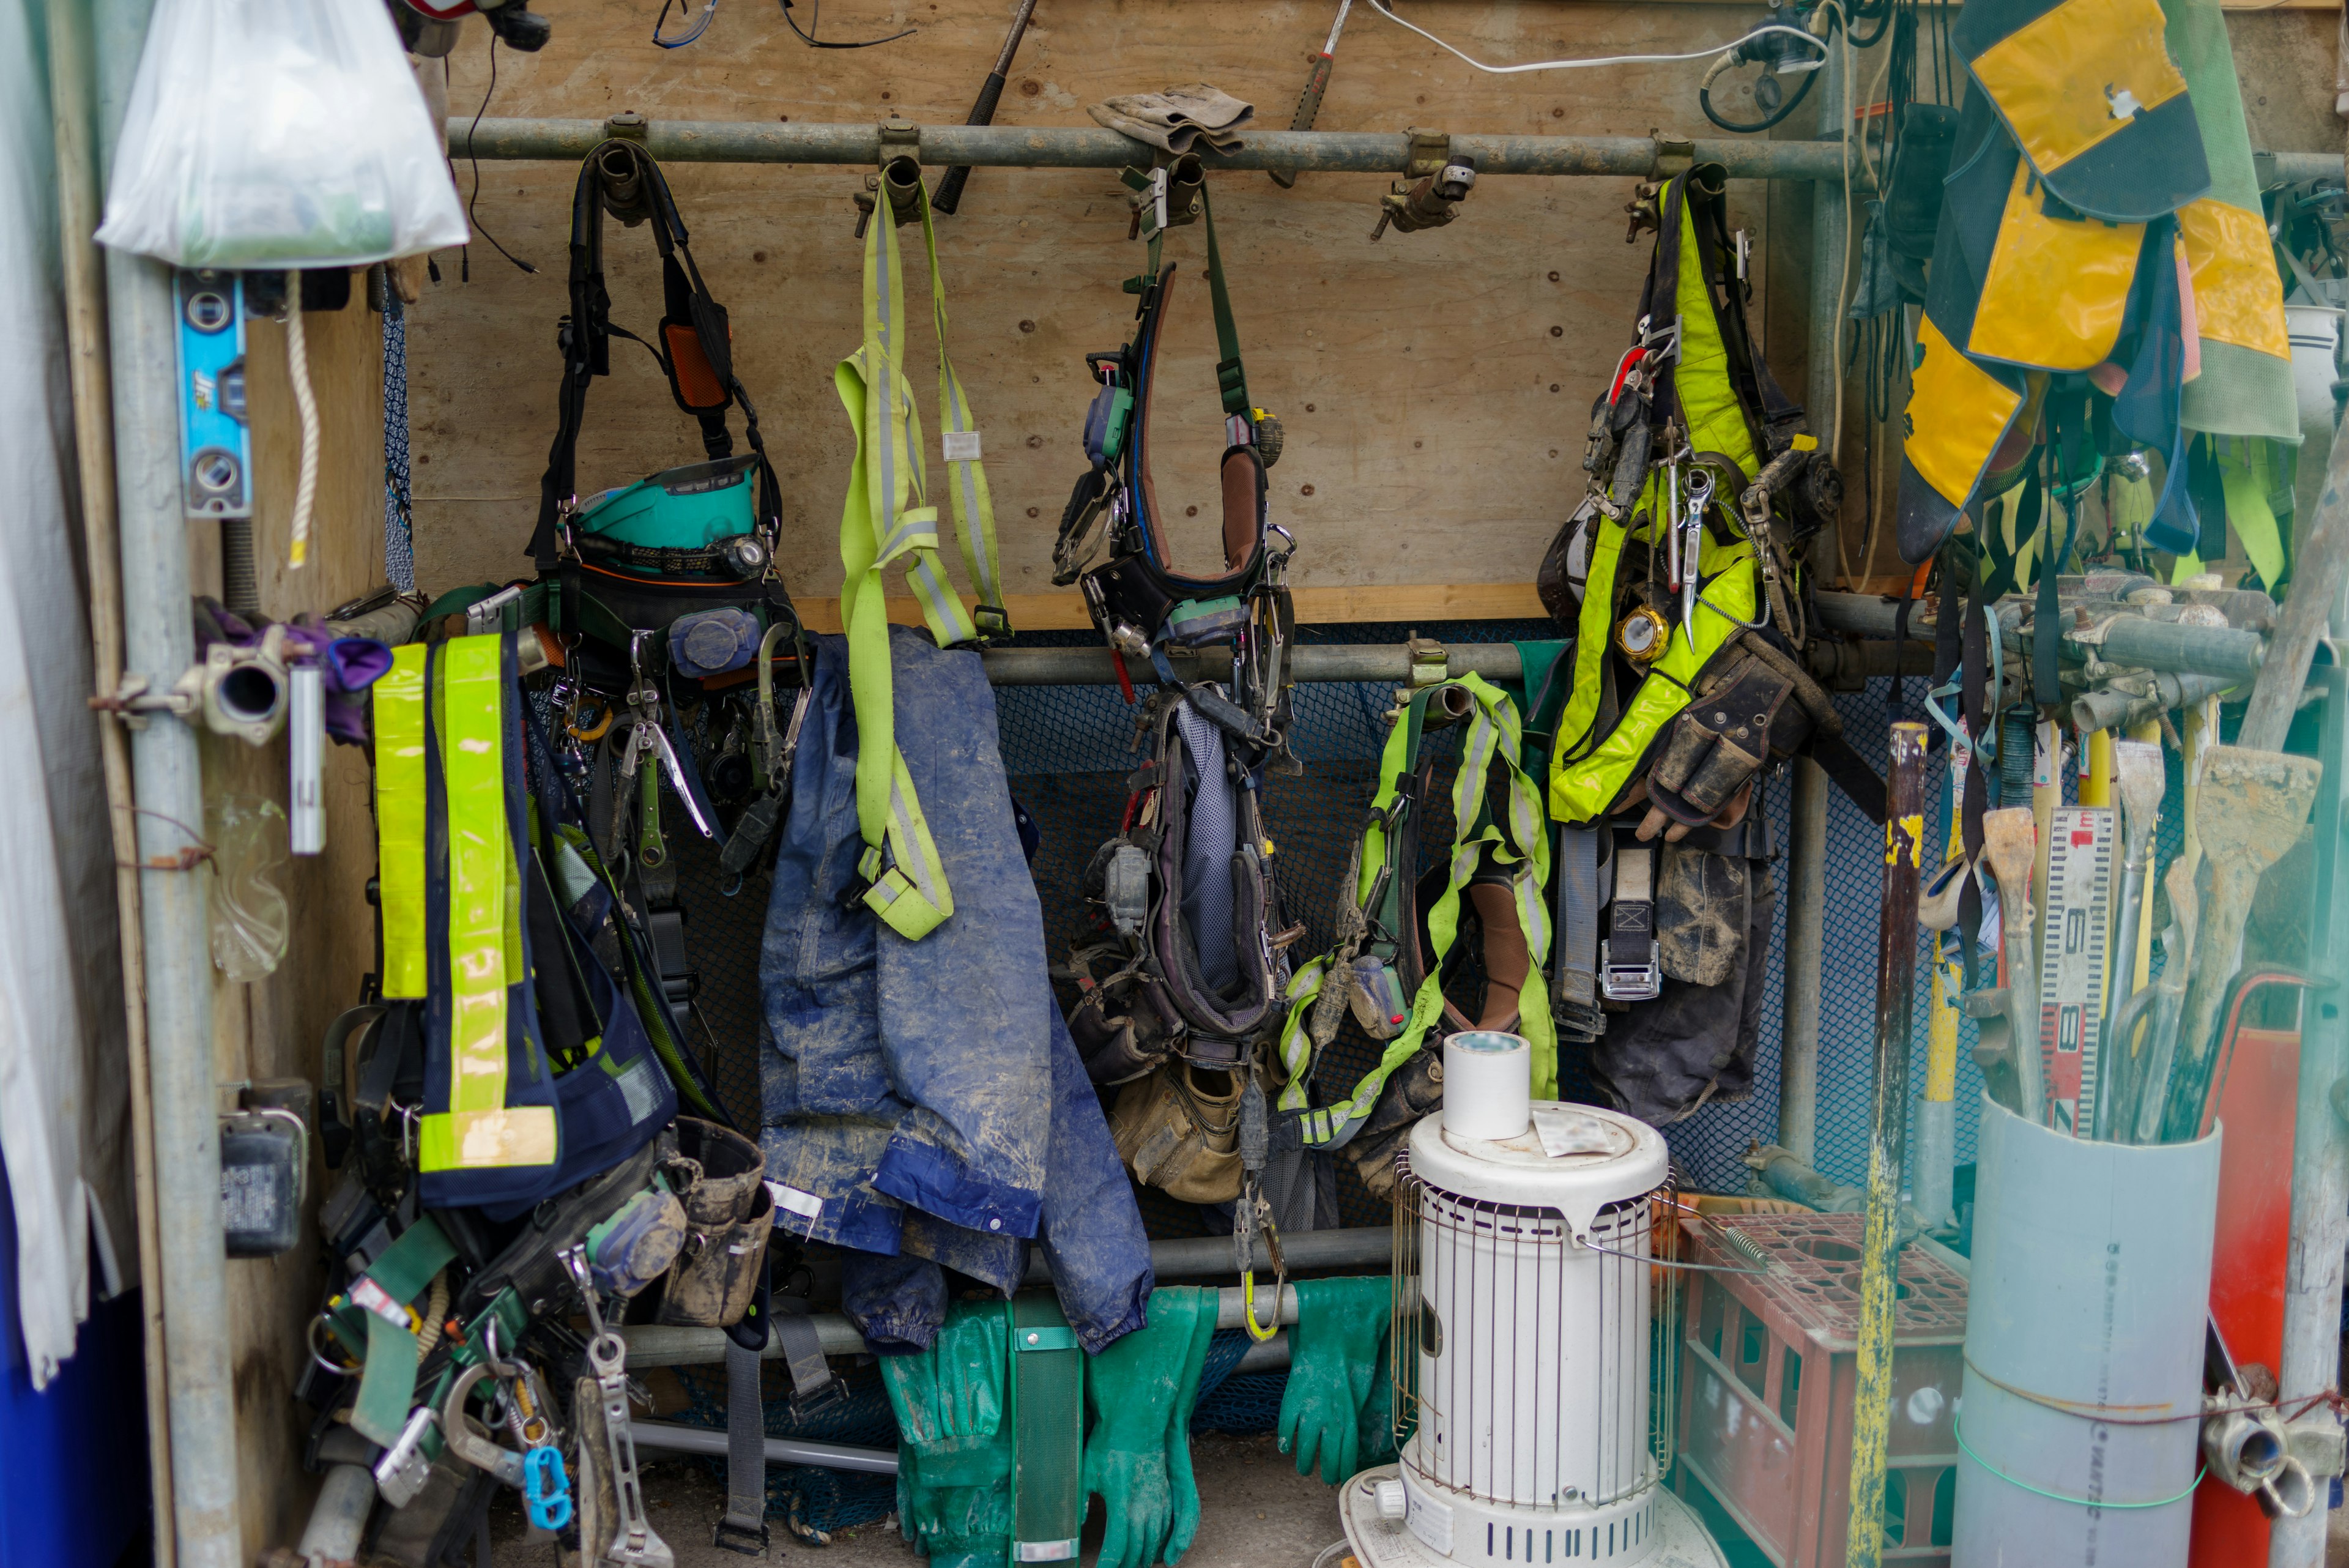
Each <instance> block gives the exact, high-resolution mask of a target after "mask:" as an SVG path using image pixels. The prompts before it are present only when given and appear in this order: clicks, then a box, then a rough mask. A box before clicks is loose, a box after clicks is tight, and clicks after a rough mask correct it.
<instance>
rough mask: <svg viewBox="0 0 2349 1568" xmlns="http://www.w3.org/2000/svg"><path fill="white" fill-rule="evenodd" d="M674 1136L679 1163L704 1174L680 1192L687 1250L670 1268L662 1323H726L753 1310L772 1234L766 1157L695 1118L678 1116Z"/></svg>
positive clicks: (716, 1325) (743, 1141)
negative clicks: (689, 1164)
mask: <svg viewBox="0 0 2349 1568" xmlns="http://www.w3.org/2000/svg"><path fill="white" fill-rule="evenodd" d="M677 1140H678V1156H679V1157H680V1158H679V1163H680V1164H682V1163H683V1162H684V1161H687V1160H691V1161H693V1162H695V1163H697V1164H698V1166H699V1168H700V1171H701V1174H700V1177H699V1178H698V1179H697V1180H695V1181H693V1182H692V1183H691V1184H690V1185H688V1187H687V1188H686V1189H685V1191H684V1194H683V1200H684V1204H685V1220H686V1243H685V1249H684V1251H681V1252H679V1253H678V1259H677V1262H675V1263H673V1264H671V1265H670V1267H669V1272H668V1282H667V1288H666V1289H665V1290H664V1291H663V1293H662V1296H661V1310H660V1321H661V1322H663V1323H665V1324H678V1325H680V1326H687V1327H696V1328H726V1327H730V1326H731V1325H732V1324H736V1323H739V1322H740V1321H741V1318H742V1314H743V1313H744V1312H746V1311H747V1310H749V1308H750V1298H751V1296H752V1294H753V1293H755V1292H756V1291H757V1289H758V1282H759V1275H760V1272H761V1270H762V1269H764V1267H765V1266H766V1261H767V1239H768V1238H769V1237H770V1236H771V1235H772V1234H773V1232H774V1225H775V1213H774V1198H773V1196H772V1195H771V1193H769V1192H768V1190H767V1187H766V1180H765V1178H766V1174H767V1161H766V1157H765V1156H764V1155H762V1154H761V1152H760V1150H759V1146H758V1145H757V1144H755V1143H752V1142H751V1141H750V1139H749V1138H747V1137H743V1136H742V1135H741V1134H740V1133H736V1132H730V1131H729V1130H728V1129H726V1128H725V1127H719V1126H718V1125H717V1124H716V1123H714V1122H706V1121H701V1120H698V1119H697V1118H695V1117H692V1116H679V1117H678V1120H677Z"/></svg>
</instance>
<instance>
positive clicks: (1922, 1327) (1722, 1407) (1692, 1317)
mask: <svg viewBox="0 0 2349 1568" xmlns="http://www.w3.org/2000/svg"><path fill="white" fill-rule="evenodd" d="M1865 1223H1866V1220H1865V1219H1864V1217H1863V1216H1860V1215H1857V1214H1756V1215H1743V1216H1736V1217H1729V1216H1710V1217H1707V1218H1704V1219H1702V1220H1693V1219H1692V1220H1682V1230H1683V1232H1684V1233H1685V1234H1686V1236H1687V1237H1688V1238H1689V1239H1690V1241H1692V1243H1693V1245H1692V1247H1690V1248H1689V1249H1688V1252H1687V1255H1688V1256H1690V1257H1691V1258H1692V1260H1693V1261H1694V1262H1701V1263H1712V1264H1718V1265H1722V1266H1725V1267H1728V1268H1744V1269H1751V1268H1757V1267H1761V1266H1763V1265H1762V1264H1759V1263H1757V1262H1755V1261H1754V1259H1753V1258H1751V1257H1749V1256H1747V1255H1746V1254H1745V1252H1744V1251H1741V1250H1739V1249H1737V1248H1735V1247H1734V1246H1733V1245H1732V1244H1731V1243H1730V1242H1729V1241H1726V1240H1725V1239H1724V1237H1723V1232H1724V1231H1735V1232H1737V1233H1738V1234H1739V1235H1740V1236H1742V1237H1744V1239H1745V1240H1746V1241H1748V1242H1750V1243H1751V1244H1752V1246H1753V1249H1754V1251H1758V1252H1759V1253H1761V1254H1762V1256H1763V1257H1764V1259H1766V1260H1767V1261H1768V1263H1767V1266H1768V1268H1769V1271H1770V1272H1769V1273H1768V1274H1767V1275H1757V1274H1750V1273H1749V1274H1713V1273H1699V1272H1694V1271H1691V1272H1687V1273H1685V1274H1684V1275H1682V1279H1683V1280H1684V1281H1685V1282H1686V1285H1685V1288H1686V1290H1687V1293H1688V1305H1687V1309H1686V1311H1685V1313H1684V1314H1683V1316H1682V1320H1681V1321H1682V1357H1681V1373H1680V1383H1681V1407H1680V1432H1679V1459H1680V1462H1679V1464H1678V1465H1677V1466H1675V1467H1674V1476H1675V1484H1676V1485H1677V1486H1678V1487H1679V1489H1680V1490H1681V1492H1682V1495H1684V1496H1685V1495H1688V1494H1689V1493H1690V1492H1691V1491H1692V1490H1693V1489H1695V1488H1698V1487H1702V1489H1703V1490H1704V1491H1705V1492H1707V1493H1710V1494H1711V1496H1712V1498H1713V1500H1714V1501H1716V1502H1718V1503H1719V1504H1720V1505H1721V1507H1722V1508H1723V1510H1725V1511H1727V1512H1728V1514H1729V1516H1730V1517H1731V1518H1732V1519H1733V1520H1734V1521H1736V1522H1737V1525H1738V1527H1739V1528H1740V1529H1742V1530H1744V1532H1746V1533H1747V1534H1748V1535H1750V1536H1752V1537H1753V1538H1754V1542H1755V1544H1757V1545H1758V1546H1760V1547H1761V1549H1762V1551H1763V1552H1764V1555H1766V1556H1767V1557H1768V1558H1769V1559H1770V1561H1771V1562H1772V1563H1775V1564H1777V1568H1843V1562H1844V1538H1845V1533H1846V1532H1847V1528H1848V1521H1849V1516H1850V1508H1851V1434H1852V1401H1853V1394H1854V1391H1855V1389H1856V1388H1857V1385H1858V1381H1859V1366H1858V1347H1859V1272H1860V1236H1861V1231H1862V1229H1863V1227H1864V1225H1865ZM1965 1337H1966V1282H1965V1278H1964V1276H1962V1275H1961V1274H1959V1273H1958V1272H1956V1271H1954V1270H1952V1269H1951V1268H1949V1267H1948V1266H1947V1265H1945V1264H1943V1263H1940V1262H1937V1261H1936V1260H1934V1259H1932V1258H1930V1257H1929V1256H1927V1255H1926V1254H1925V1253H1923V1252H1922V1251H1919V1250H1918V1249H1916V1248H1913V1247H1912V1248H1910V1249H1909V1250H1908V1251H1904V1252H1903V1253H1902V1254H1901V1255H1900V1262H1899V1301H1898V1302H1897V1303H1895V1306H1894V1340H1893V1344H1894V1351H1893V1357H1892V1406H1893V1407H1892V1434H1891V1440H1890V1446H1889V1455H1888V1458H1887V1460H1886V1480H1885V1548H1884V1561H1885V1562H1887V1563H1911V1564H1918V1565H1920V1568H1924V1565H1946V1564H1947V1563H1949V1561H1950V1527H1951V1512H1952V1509H1953V1508H1954V1505H1955V1501H1956V1491H1957V1465H1958V1445H1957V1438H1956V1434H1955V1431H1954V1428H1953V1426H1952V1419H1953V1417H1954V1414H1955V1409H1956V1404H1957V1398H1958V1393H1959V1389H1960V1387H1961V1381H1962V1377H1963V1373H1964V1366H1965Z"/></svg>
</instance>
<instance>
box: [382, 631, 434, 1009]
mask: <svg viewBox="0 0 2349 1568" xmlns="http://www.w3.org/2000/svg"><path fill="white" fill-rule="evenodd" d="M425 654H426V649H425V647H424V645H423V644H422V643H420V642H415V643H408V644H405V645H403V646H401V647H400V648H398V649H394V650H393V652H392V656H391V668H390V669H389V670H387V671H385V672H384V675H383V677H382V679H380V680H378V681H377V682H376V683H375V686H374V688H373V689H372V692H371V695H372V697H373V700H374V703H375V820H376V859H377V869H376V908H377V909H378V911H379V912H380V918H381V920H382V924H383V978H382V986H383V994H384V996H385V997H386V998H388V999H398V1000H415V999H420V998H421V997H422V996H423V995H424V993H425V991H426V988H427V986H428V985H429V981H428V979H427V973H428V971H427V965H426V951H425V936H424V931H425V918H424V898H425V894H424V880H425V878H424V810H425V780H424V666H425Z"/></svg>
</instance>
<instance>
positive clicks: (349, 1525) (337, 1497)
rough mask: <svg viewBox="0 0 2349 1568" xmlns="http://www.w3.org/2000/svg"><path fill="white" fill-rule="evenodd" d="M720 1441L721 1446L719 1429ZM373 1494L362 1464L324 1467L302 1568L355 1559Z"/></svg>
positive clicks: (333, 1566)
mask: <svg viewBox="0 0 2349 1568" xmlns="http://www.w3.org/2000/svg"><path fill="white" fill-rule="evenodd" d="M724 1442H725V1434H724V1433H722V1432H721V1433H719V1445H720V1446H721V1447H723V1445H724ZM375 1495H376V1494H375V1477H374V1475H373V1474H372V1473H370V1472H369V1471H368V1469H367V1467H366V1466H365V1465H329V1466H327V1467H326V1480H325V1481H324V1482H322V1483H321V1484H320V1485H319V1487H318V1501H317V1502H316V1504H315V1505H314V1506H313V1507H312V1508H311V1510H310V1522H309V1524H308V1525H307V1526H305V1528H304V1529H303V1532H302V1539H301V1540H300V1541H299V1542H295V1547H294V1555H295V1556H296V1557H298V1558H300V1559H301V1560H302V1563H303V1568H346V1565H347V1564H348V1563H353V1562H355V1561H357V1557H358V1554H359V1536H360V1535H361V1534H362V1533H363V1532H365V1531H366V1529H367V1513H368V1511H370V1510H371V1509H373V1508H374V1507H375Z"/></svg>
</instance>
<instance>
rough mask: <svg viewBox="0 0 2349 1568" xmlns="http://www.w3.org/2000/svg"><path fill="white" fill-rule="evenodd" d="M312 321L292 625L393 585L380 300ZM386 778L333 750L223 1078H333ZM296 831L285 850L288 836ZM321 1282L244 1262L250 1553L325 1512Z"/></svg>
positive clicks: (286, 453) (277, 767)
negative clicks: (305, 849)
mask: <svg viewBox="0 0 2349 1568" xmlns="http://www.w3.org/2000/svg"><path fill="white" fill-rule="evenodd" d="M353 281H354V284H355V287H354V290H353V299H352V302H351V304H350V305H349V306H348V307H347V308H346V309H344V310H341V311H338V312H335V313H332V314H313V315H311V316H310V317H307V318H306V320H305V333H306V337H307V338H308V349H309V355H308V358H309V366H310V377H311V383H312V389H313V391H314V392H315V394H316V399H317V402H318V410H319V420H320V427H321V440H320V442H319V457H320V462H319V483H318V494H317V502H316V514H315V520H314V524H313V528H314V534H313V541H312V545H311V553H310V559H309V563H308V565H306V566H304V567H302V568H301V569H300V570H298V571H296V570H293V569H291V568H290V567H289V566H288V565H287V555H288V551H287V546H288V545H289V544H290V541H291V524H292V521H293V498H294V491H295V473H296V471H297V467H298V464H299V454H300V450H301V449H300V435H299V425H298V422H297V420H296V417H295V406H294V398H293V389H292V384H291V382H290V380H289V379H288V372H287V362H286V351H285V328H284V327H280V326H278V325H276V324H274V323H271V322H265V321H264V322H255V323H254V324H253V325H252V327H251V328H250V332H249V337H248V339H247V348H246V360H247V364H248V367H249V369H248V371H247V382H246V387H247V396H248V398H249V399H250V405H251V408H252V411H253V431H254V498H255V499H254V505H255V514H254V553H255V556H256V557H257V559H258V561H259V565H260V571H259V578H260V588H261V605H262V609H263V610H264V613H266V614H267V615H268V616H269V617H270V618H273V619H277V620H286V619H291V618H293V617H294V616H295V615H297V614H300V613H302V612H304V611H318V612H324V611H326V610H329V609H332V608H333V607H335V606H336V604H338V603H341V602H343V601H345V600H347V599H350V598H353V597H357V596H358V595H359V594H362V593H364V592H366V591H367V589H368V588H369V587H373V586H374V585H376V584H378V583H380V582H381V581H383V434H382V429H383V338H382V331H383V326H382V319H381V317H378V316H376V315H374V314H373V313H371V312H370V311H369V310H368V309H367V305H366V298H365V290H364V288H362V287H357V286H356V285H357V284H358V283H359V281H360V280H359V279H357V278H356V277H355V278H354V280H353ZM219 538H220V530H219V525H218V524H214V523H209V522H203V523H191V524H190V544H191V557H192V560H191V566H192V568H193V579H194V584H195V587H196V589H197V591H198V592H200V593H212V594H218V593H219V592H220V585H219V570H220V566H219ZM203 744H204V787H205V794H206V798H207V800H208V801H209V800H211V799H212V798H214V797H217V796H219V795H222V794H227V793H230V792H235V793H241V794H252V795H257V796H260V797H262V798H264V799H267V800H270V801H274V802H275V803H276V804H277V805H278V806H279V807H280V808H281V809H283V808H284V807H285V805H286V788H287V780H286V773H285V768H286V750H285V741H283V740H282V739H281V740H279V741H276V742H273V743H272V744H270V745H268V746H266V747H264V748H261V749H258V750H256V749H254V748H253V747H250V746H247V745H246V744H245V743H244V742H242V741H234V740H228V739H224V738H222V737H220V736H213V735H207V736H205V737H204V742H203ZM368 790H369V783H368V774H367V759H366V757H365V756H364V754H362V753H360V752H359V751H358V750H357V748H355V747H350V746H338V745H332V744H330V745H328V746H327V748H326V853H325V854H323V855H319V856H309V857H300V858H295V859H290V860H289V861H288V862H287V864H286V866H285V869H284V870H283V872H282V873H281V875H280V877H279V878H278V885H279V887H280V888H282V889H283V890H284V892H285V897H286V901H287V903H288V905H289V906H290V908H291V909H292V913H293V920H292V928H291V932H290V938H289V941H288V945H287V949H286V953H285V959H284V961H282V962H280V963H279V965H278V966H277V970H276V972H274V974H272V975H270V976H269V977H268V978H267V979H265V980H262V981H254V982H251V983H236V982H233V981H229V980H227V979H225V978H224V977H222V975H221V974H220V973H219V971H213V977H212V978H213V1007H212V1025H213V1026H212V1046H213V1050H212V1056H213V1063H214V1068H215V1071H216V1072H217V1074H218V1075H219V1078H220V1081H221V1082H222V1084H226V1085H233V1084H236V1083H239V1082H241V1081H243V1080H246V1079H252V1078H268V1077H300V1078H306V1079H308V1080H309V1081H310V1082H311V1083H312V1084H313V1085H316V1083H317V1082H318V1078H319V1043H320V1041H321V1039H322V1037H323V1036H324V1034H325V1033H326V1025H327V1023H329V1022H331V1021H332V1020H333V1018H334V1016H335V1014H336V1013H337V1012H341V1011H342V1010H343V1009H344V1008H346V1007H347V1006H350V1005H351V1004H352V1003H354V1002H357V1000H358V990H359V983H360V979H361V977H362V976H363V975H364V974H365V973H366V972H367V971H368V970H369V969H371V968H372V967H373V956H374V931H375V924H374V919H373V915H372V911H371V910H370V909H368V907H367V898H366V887H367V879H368V878H369V877H372V876H373V875H374V873H375V826H374V821H373V818H372V816H371V815H370V812H369V809H368ZM278 842H279V845H280V846H281V848H282V846H283V844H284V839H283V837H282V836H281V837H280V838H279V841H278ZM169 1044H170V1043H165V1042H159V1043H158V1044H157V1046H156V1048H157V1049H159V1050H160V1049H165V1048H168V1046H169ZM228 1099H229V1100H231V1101H233V1096H228ZM310 1179H311V1189H312V1192H313V1193H314V1194H317V1193H319V1192H322V1191H323V1190H324V1184H325V1183H326V1181H327V1180H328V1179H329V1175H328V1173H327V1171H326V1168H325V1167H324V1165H323V1164H321V1163H319V1162H318V1161H317V1160H316V1158H315V1149H314V1157H313V1161H312V1165H311V1170H310ZM319 1283H320V1277H319V1272H318V1265H317V1260H316V1246H315V1243H314V1242H313V1241H310V1240H309V1239H307V1238H306V1237H305V1242H304V1244H303V1245H301V1246H299V1247H296V1248H295V1250H294V1251H291V1252H288V1253H286V1254H285V1256H284V1257H280V1258H269V1259H232V1260H230V1262H229V1265H228V1287H229V1318H230V1323H231V1325H232V1328H231V1332H232V1336H233V1337H232V1343H231V1350H230V1354H231V1356H232V1365H233V1367H234V1371H235V1379H236V1397H237V1432H236V1434H235V1441H236V1448H237V1457H238V1464H239V1466H240V1473H241V1477H242V1480H243V1485H242V1486H241V1488H240V1496H239V1501H240V1504H241V1514H242V1523H243V1532H244V1540H245V1544H246V1547H247V1552H246V1556H247V1557H248V1558H250V1557H251V1556H252V1555H253V1554H254V1552H258V1551H260V1550H262V1549H264V1548H265V1547H267V1546H269V1545H272V1544H284V1543H290V1542H292V1541H293V1540H294V1539H295V1536H296V1535H298V1534H299V1533H300V1530H301V1523H302V1520H303V1518H304V1516H305V1514H306V1512H307V1510H308V1507H309V1499H310V1493H311V1488H312V1485H313V1482H312V1480H311V1479H310V1478H309V1477H308V1476H306V1475H305V1473H304V1472H303V1469H302V1465H301V1456H302V1441H303V1438H304V1437H305V1434H306V1410H305V1407H302V1406H300V1405H299V1404H297V1403H296V1402H295V1398H294V1381H295V1378H296V1377H298V1376H300V1374H301V1370H302V1361H303V1355H304V1352H303V1345H304V1331H305V1329H306V1327H307V1326H308V1324H309V1320H310V1318H311V1316H312V1314H315V1313H316V1311H317V1308H318V1288H319Z"/></svg>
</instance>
